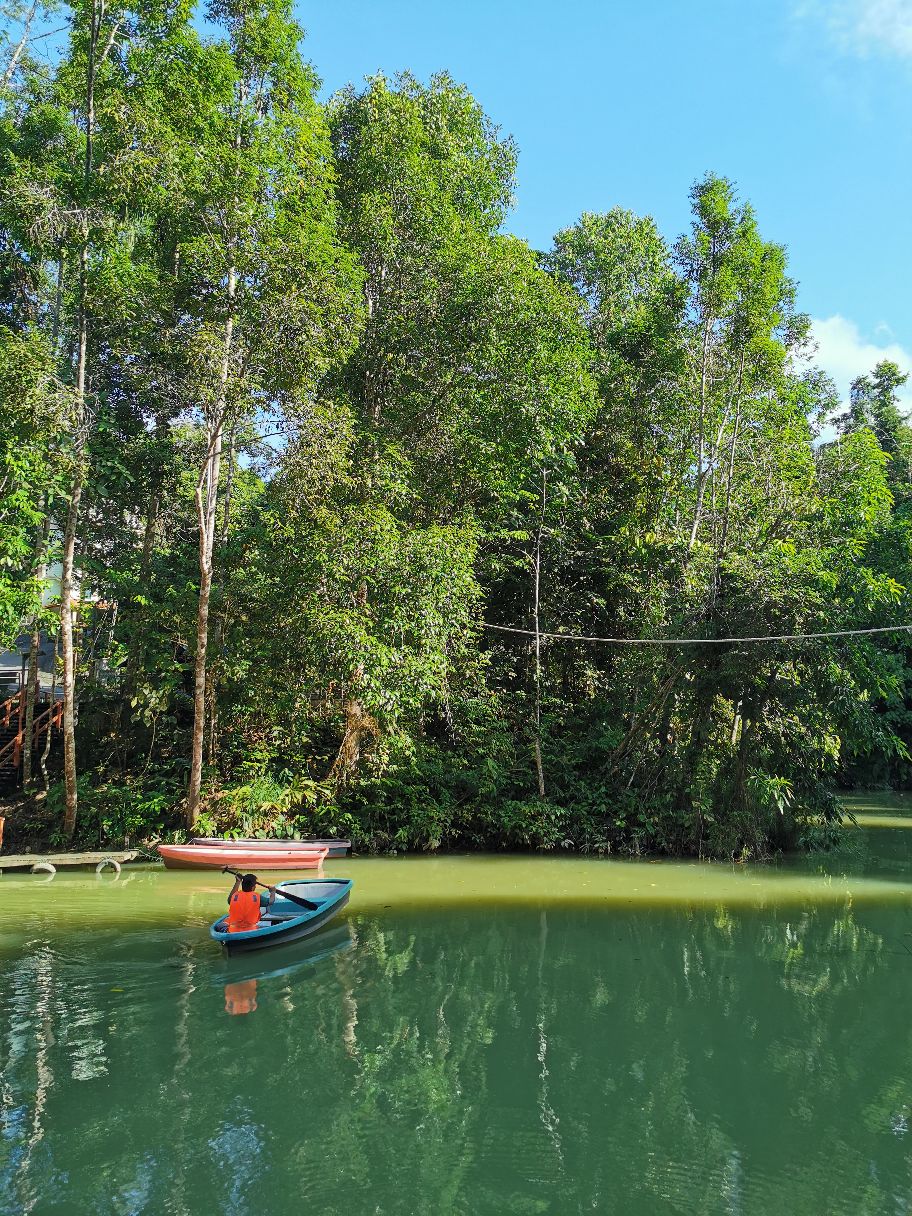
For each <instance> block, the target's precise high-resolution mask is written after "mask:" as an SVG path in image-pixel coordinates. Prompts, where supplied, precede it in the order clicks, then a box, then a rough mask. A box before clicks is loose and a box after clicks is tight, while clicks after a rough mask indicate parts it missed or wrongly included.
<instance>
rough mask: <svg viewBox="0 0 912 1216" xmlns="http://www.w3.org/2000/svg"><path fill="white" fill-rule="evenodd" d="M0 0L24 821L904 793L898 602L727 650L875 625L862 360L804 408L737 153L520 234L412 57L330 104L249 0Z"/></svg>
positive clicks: (492, 172)
mask: <svg viewBox="0 0 912 1216" xmlns="http://www.w3.org/2000/svg"><path fill="white" fill-rule="evenodd" d="M4 7H5V17H6V21H7V24H6V33H5V35H4V42H3V45H2V52H3V60H2V63H0V71H2V81H0V84H2V94H0V107H2V112H0V410H2V420H0V645H7V646H11V645H13V644H14V642H15V639H16V638H17V637H18V636H20V635H22V634H23V633H26V634H29V635H31V636H32V637H33V638H34V639H36V640H37V638H39V637H40V636H42V631H44V633H46V634H47V635H49V636H52V637H54V638H56V639H57V646H58V652H59V662H58V668H59V675H58V676H57V677H56V687H57V689H58V690H59V691H60V692H61V693H62V695H63V703H64V724H63V731H62V735H63V741H62V746H61V747H60V748H59V749H57V750H55V751H54V752H52V754H51V755H50V757H49V761H48V763H47V764H44V763H39V759H41V758H39V757H34V758H33V757H31V756H29V757H28V760H27V772H26V783H27V791H28V792H30V793H32V794H34V797H32V798H30V799H26V800H20V802H19V804H18V808H17V810H16V812H15V815H14V817H13V821H12V823H11V824H9V825H8V828H9V827H12V828H13V829H14V831H16V832H18V838H19V839H22V840H24V839H26V838H27V837H28V836H29V834H32V835H33V836H35V837H36V838H37V836H38V835H40V834H41V833H45V834H46V835H50V836H53V835H55V834H56V835H57V837H58V838H60V839H72V840H77V841H84V842H92V841H96V840H116V839H119V838H121V837H123V836H124V835H125V834H129V835H130V836H131V837H132V838H133V839H137V838H139V837H143V836H146V837H149V836H153V835H155V834H167V833H174V832H180V831H182V830H185V829H186V828H190V827H195V829H196V830H197V831H199V830H200V829H208V830H218V831H234V832H244V833H250V832H253V831H270V832H278V833H281V834H286V833H288V834H291V833H305V834H311V833H320V834H323V833H330V832H338V833H344V834H346V835H349V834H350V835H352V836H353V837H354V838H355V839H356V841H357V842H358V844H359V845H360V846H361V847H363V848H375V849H378V850H399V851H402V850H427V849H437V848H466V847H471V848H474V847H494V848H545V849H553V848H561V847H564V848H571V847H572V848H576V849H585V850H597V851H600V852H612V853H614V852H641V851H647V850H655V851H666V852H673V853H699V854H703V855H715V856H736V857H748V856H762V855H765V854H767V853H769V852H770V851H772V850H774V849H777V848H781V847H791V846H794V845H795V844H797V843H804V844H815V843H825V842H826V841H827V840H828V839H830V838H831V836H832V834H833V832H834V831H835V824H836V823H837V821H838V818H839V816H838V811H837V806H836V801H835V790H836V789H837V788H838V785H839V783H843V784H850V783H852V782H871V783H879V784H889V783H893V784H901V783H902V781H903V780H904V776H903V774H904V772H905V766H906V762H907V758H908V757H907V750H906V749H907V745H909V743H910V739H912V721H910V718H909V713H908V709H907V704H908V701H909V684H910V674H912V670H910V665H912V649H910V645H909V641H908V636H907V635H906V634H904V633H901V632H893V633H880V634H869V635H863V634H861V635H853V636H844V637H836V638H818V639H806V640H803V641H794V640H793V641H781V642H762V643H757V642H740V643H739V642H738V641H737V640H732V641H728V642H726V641H724V639H738V638H745V637H753V636H757V635H763V636H766V635H777V636H779V635H794V634H808V633H821V632H831V631H841V630H842V631H848V630H864V629H876V628H881V627H885V626H894V625H897V624H901V623H904V622H905V621H907V620H909V619H912V614H910V609H909V606H908V604H907V592H906V588H907V586H909V585H910V583H912V430H910V428H909V427H908V426H907V425H906V422H905V421H904V419H903V417H902V414H901V412H900V410H899V408H898V404H897V390H898V389H899V388H900V387H901V385H902V383H903V380H904V377H903V376H902V374H901V373H900V370H899V368H898V367H897V366H896V365H894V364H892V363H888V362H883V363H881V364H879V365H878V366H877V367H875V368H872V369H868V374H867V375H864V376H861V377H860V378H859V379H858V380H856V382H855V384H854V385H853V389H852V398H851V402H850V405H849V408H848V409H847V410H846V409H845V407H844V406H840V403H839V400H838V396H837V394H836V391H835V389H834V386H833V384H832V382H831V381H830V380H828V378H827V377H826V376H825V375H824V374H823V373H822V372H820V371H819V370H818V369H816V368H815V366H814V350H813V345H812V343H811V341H810V338H809V328H810V327H809V321H808V318H807V317H806V316H804V315H802V314H801V312H800V311H798V301H797V292H796V285H795V283H794V282H793V281H792V280H791V279H790V278H789V276H788V268H787V260H786V254H785V250H784V249H783V247H782V246H781V245H778V244H775V243H771V242H769V241H767V240H765V239H764V237H763V235H762V233H761V229H760V226H759V222H758V219H757V217H756V215H755V213H754V211H753V210H752V208H751V207H750V205H749V204H748V203H747V202H745V201H743V200H742V199H741V198H740V197H739V195H738V192H737V190H736V187H735V186H734V184H733V183H731V182H730V181H728V180H726V179H725V178H723V177H719V176H715V175H711V174H710V175H707V176H705V177H702V178H701V179H699V180H698V181H697V182H696V184H695V185H694V187H693V189H692V191H691V204H692V220H691V225H690V228H689V231H687V232H686V233H684V234H683V235H682V236H681V237H680V238H679V239H678V240H677V241H675V242H673V243H669V242H667V241H666V239H665V238H664V237H663V235H662V234H661V233H660V232H659V231H658V228H657V226H656V225H655V223H654V222H653V221H652V220H651V219H650V218H648V217H640V216H637V215H634V214H632V213H631V212H629V211H626V210H623V209H620V208H612V209H609V210H606V211H603V212H591V213H586V214H584V215H583V216H582V217H581V219H580V220H579V221H578V223H576V224H575V225H573V226H572V227H570V228H567V229H564V230H563V231H561V232H559V233H557V234H556V236H555V237H554V241H553V246H552V248H551V249H549V250H547V251H537V250H534V249H532V248H530V247H529V246H528V245H527V244H526V243H525V242H524V241H522V240H520V239H518V238H516V237H515V236H511V235H508V234H506V232H505V230H504V222H505V219H506V217H507V215H508V213H509V209H510V206H511V201H512V198H513V195H514V190H515V188H516V181H515V173H516V148H515V147H514V145H513V143H512V141H511V140H510V139H509V138H506V137H504V136H503V135H502V134H501V132H500V131H499V130H498V129H497V128H496V127H495V126H494V125H493V124H492V122H491V121H490V120H489V119H488V118H487V117H486V115H485V113H484V111H483V109H482V108H481V106H480V105H479V103H478V102H477V101H476V100H475V99H474V98H473V97H472V96H471V95H470V94H469V93H468V92H467V91H466V89H465V88H463V87H462V86H460V85H459V84H458V83H456V82H454V81H453V80H452V79H451V78H450V77H449V76H447V75H439V76H436V77H434V78H432V79H431V80H430V81H428V82H426V83H422V82H421V81H418V80H416V79H414V78H413V77H411V76H408V75H404V76H401V77H398V78H396V79H395V80H391V79H386V78H384V77H382V76H378V77H375V78H373V79H370V80H368V81H367V82H366V83H365V84H364V85H363V86H362V87H349V88H347V89H345V90H343V91H342V92H340V93H339V94H337V95H336V96H334V97H332V98H331V99H329V100H328V101H327V102H326V103H325V104H324V103H323V102H321V101H320V100H319V98H318V93H317V90H318V85H319V81H318V78H317V76H316V75H315V73H314V71H313V69H312V68H311V67H310V66H309V64H308V63H307V61H306V60H305V59H304V58H303V57H302V49H301V30H300V29H299V28H298V26H297V25H296V24H295V23H294V22H293V20H292V18H291V14H290V10H289V6H288V5H287V4H286V3H284V2H283V0H211V3H210V5H209V7H208V9H207V10H206V12H205V20H204V21H203V20H201V19H199V18H200V17H201V14H194V13H193V12H191V11H190V9H189V8H188V7H187V6H185V5H170V6H169V5H168V4H166V3H163V2H159V0H150V2H149V3H145V0H140V2H138V3H136V4H133V5H130V6H129V7H126V6H124V5H122V4H120V3H118V2H117V0H80V2H79V3H77V4H74V5H72V6H71V7H69V8H66V9H64V8H60V7H56V6H55V5H51V4H48V5H45V6H44V7H42V6H41V4H40V3H35V4H31V0H26V3H24V4H19V3H18V0H5V6H4ZM694 159H695V161H696V162H699V149H698V148H697V147H695V149H694ZM603 201H604V200H599V199H595V200H593V205H599V204H600V203H602V202H603ZM608 202H609V204H610V202H611V200H608ZM55 570H56V571H57V572H58V573H59V576H60V577H59V587H60V590H59V594H57V595H56V599H55V598H53V597H49V595H48V593H47V589H48V587H49V586H50V585H51V583H50V581H49V580H51V576H52V572H53V571H55ZM43 592H44V594H42V593H43ZM49 600H50V602H48V601H49ZM497 626H501V627H510V628H514V629H516V630H521V631H526V632H515V633H511V632H505V631H503V630H498V629H496V628H492V627H497ZM556 633H572V634H576V635H584V636H586V637H604V638H613V639H619V641H616V642H610V643H599V642H588V641H580V640H569V639H560V638H554V637H549V636H543V635H549V634H556ZM687 638H696V639H722V641H721V642H716V643H713V642H712V641H703V642H700V641H696V642H693V643H690V644H686V645H677V646H669V645H661V644H656V643H655V642H653V641H647V640H648V639H660V640H661V639H664V640H669V639H687ZM31 649H32V651H33V652H34V651H35V650H36V646H34V645H33V646H32V647H31ZM37 679H38V677H37V673H36V671H35V664H34V663H32V664H31V669H30V674H29V698H30V700H32V699H34V696H35V692H36V689H37ZM29 712H33V710H31V709H30V710H29Z"/></svg>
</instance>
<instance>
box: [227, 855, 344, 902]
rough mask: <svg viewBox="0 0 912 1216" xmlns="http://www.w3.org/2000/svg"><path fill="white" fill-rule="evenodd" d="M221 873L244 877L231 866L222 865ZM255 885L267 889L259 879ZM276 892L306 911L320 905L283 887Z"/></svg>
mask: <svg viewBox="0 0 912 1216" xmlns="http://www.w3.org/2000/svg"><path fill="white" fill-rule="evenodd" d="M222 873H223V874H233V875H234V876H235V878H243V877H244V875H243V874H242V873H241V871H240V870H233V869H232V868H231V866H222ZM256 885H257V886H258V887H262V888H263V890H264V891H268V890H269V884H268V883H265V882H260V880H259V879H257V884H256ZM276 894H277V895H281V897H282V899H287V900H290V901H291V903H293V904H300V905H301V907H302V908H306V909H307V911H308V912H316V910H317V909H318V908H319V907H320V904H315V903H314V902H313V900H312V899H305V898H304V896H303V895H292V893H291V892H290V891H286V890H284V888H283V889H282V890H281V891H277V892H276Z"/></svg>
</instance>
